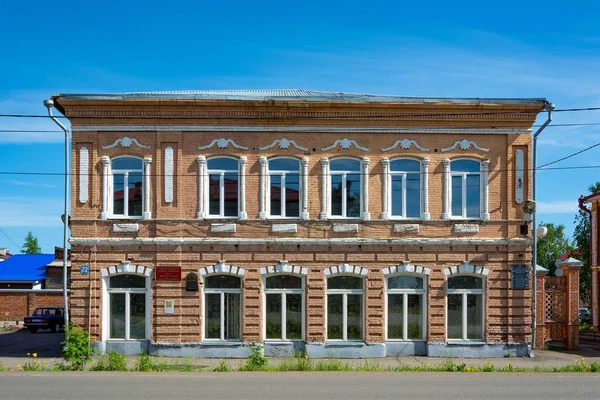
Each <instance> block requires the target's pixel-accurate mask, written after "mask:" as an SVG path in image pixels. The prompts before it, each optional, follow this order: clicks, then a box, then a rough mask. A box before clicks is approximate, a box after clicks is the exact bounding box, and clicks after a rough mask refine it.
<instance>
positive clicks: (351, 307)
mask: <svg viewBox="0 0 600 400" xmlns="http://www.w3.org/2000/svg"><path fill="white" fill-rule="evenodd" d="M362 332H363V279H362V278H359V277H354V276H346V275H341V276H332V277H331V278H328V279H327V340H361V339H362V337H363V333H362Z"/></svg>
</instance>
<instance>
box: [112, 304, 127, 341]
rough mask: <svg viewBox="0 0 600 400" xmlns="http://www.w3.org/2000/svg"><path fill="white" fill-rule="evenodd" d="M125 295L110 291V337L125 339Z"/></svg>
mask: <svg viewBox="0 0 600 400" xmlns="http://www.w3.org/2000/svg"><path fill="white" fill-rule="evenodd" d="M125 295H126V293H110V294H109V299H110V305H109V307H110V338H111V339H125Z"/></svg>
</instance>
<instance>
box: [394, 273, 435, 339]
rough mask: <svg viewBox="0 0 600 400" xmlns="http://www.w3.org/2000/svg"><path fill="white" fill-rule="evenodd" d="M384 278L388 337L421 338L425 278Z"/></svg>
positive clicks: (423, 320) (402, 276) (422, 333)
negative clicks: (385, 282)
mask: <svg viewBox="0 0 600 400" xmlns="http://www.w3.org/2000/svg"><path fill="white" fill-rule="evenodd" d="M386 280H387V337H388V339H392V340H393V339H397V340H419V339H423V338H424V327H425V290H426V287H425V285H426V281H425V279H424V278H421V277H418V276H412V275H397V276H390V277H389V278H387V279H386Z"/></svg>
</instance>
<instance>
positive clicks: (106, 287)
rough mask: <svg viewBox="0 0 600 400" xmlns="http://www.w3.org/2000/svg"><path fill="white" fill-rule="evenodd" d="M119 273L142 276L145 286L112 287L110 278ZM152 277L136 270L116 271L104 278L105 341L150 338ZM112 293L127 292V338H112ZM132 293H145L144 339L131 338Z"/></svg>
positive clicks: (103, 322) (103, 334) (103, 323)
mask: <svg viewBox="0 0 600 400" xmlns="http://www.w3.org/2000/svg"><path fill="white" fill-rule="evenodd" d="M119 275H135V276H139V277H140V278H144V285H145V287H144V288H143V289H142V288H115V289H112V288H111V287H110V278H112V277H115V276H119ZM149 288H150V277H149V276H146V275H140V274H138V273H135V272H122V273H116V274H112V275H109V276H105V277H104V279H103V296H102V298H103V301H102V303H103V304H102V305H103V310H104V311H103V313H102V314H103V318H102V325H103V330H102V336H103V340H104V341H107V340H108V341H146V340H149V338H150V289H149ZM111 293H125V339H123V338H111V337H110V319H111V318H110V294H111ZM131 293H137V294H145V295H146V296H145V302H146V309H145V310H144V312H145V324H146V330H145V338H144V339H130V338H129V335H130V300H129V296H130V294H131Z"/></svg>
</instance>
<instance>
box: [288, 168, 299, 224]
mask: <svg viewBox="0 0 600 400" xmlns="http://www.w3.org/2000/svg"><path fill="white" fill-rule="evenodd" d="M285 215H286V217H298V216H300V175H299V174H286V176H285Z"/></svg>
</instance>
